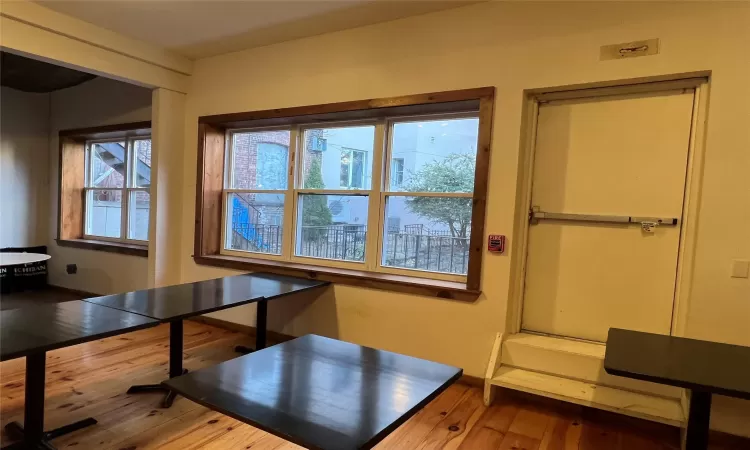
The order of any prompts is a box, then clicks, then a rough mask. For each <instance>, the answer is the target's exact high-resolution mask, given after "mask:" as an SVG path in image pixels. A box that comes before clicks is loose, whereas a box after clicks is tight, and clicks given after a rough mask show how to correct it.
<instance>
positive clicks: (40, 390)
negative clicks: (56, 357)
mask: <svg viewBox="0 0 750 450" xmlns="http://www.w3.org/2000/svg"><path fill="white" fill-rule="evenodd" d="M46 359H47V354H46V353H37V354H34V355H29V356H27V357H26V400H25V406H24V413H23V422H24V423H23V426H22V425H21V424H19V423H18V422H11V423H9V424H7V425H6V426H5V430H6V431H7V432H8V434H9V435H10V436H11V437H12V438H13V439H20V440H21V441H22V442H19V443H17V444H13V445H11V446H9V447H6V448H27V449H53V450H54V447H53V446H52V444H51V443H50V442H49V441H51V440H52V439H55V438H57V437H60V436H62V435H65V434H68V433H72V432H74V431H78V430H80V429H82V428H86V427H88V426H91V425H95V424H96V419H94V418H92V417H89V418H86V419H83V420H79V421H78V422H75V423H72V424H69V425H65V426H62V427H60V428H56V429H54V430H51V431H48V432H46V433H45V432H44V379H45V369H46V367H45V366H46Z"/></svg>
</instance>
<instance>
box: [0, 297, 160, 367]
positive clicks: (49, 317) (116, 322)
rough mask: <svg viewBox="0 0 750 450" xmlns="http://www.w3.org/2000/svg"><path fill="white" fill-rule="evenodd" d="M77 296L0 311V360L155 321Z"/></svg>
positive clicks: (146, 324)
mask: <svg viewBox="0 0 750 450" xmlns="http://www.w3.org/2000/svg"><path fill="white" fill-rule="evenodd" d="M158 324H159V322H158V321H156V320H152V319H149V318H148V317H143V316H139V315H137V314H131V313H128V312H125V311H118V310H116V309H112V308H106V307H104V306H99V305H95V304H93V303H87V302H84V301H80V300H75V301H70V302H63V303H50V304H45V305H38V306H34V307H30V308H20V309H9V310H5V311H0V361H5V360H8V359H14V358H20V357H23V356H28V355H31V354H34V353H40V352H46V351H50V350H55V349H58V348H62V347H68V346H71V345H77V344H81V343H83V342H88V341H93V340H96V339H101V338H105V337H109V336H115V335H118V334H123V333H127V332H130V331H135V330H140V329H143V328H148V327H152V326H156V325H158Z"/></svg>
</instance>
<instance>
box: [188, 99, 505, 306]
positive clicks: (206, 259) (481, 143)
mask: <svg viewBox="0 0 750 450" xmlns="http://www.w3.org/2000/svg"><path fill="white" fill-rule="evenodd" d="M494 103H495V88H494V87H482V88H475V89H464V90H456V91H445V92H436V93H427V94H416V95H408V96H401V97H389V98H378V99H368V100H358V101H350V102H341V103H330V104H323V105H313V106H301V107H292V108H282V109H270V110H263V111H251V112H241V113H231V114H219V115H212V116H201V117H199V118H198V164H197V175H196V181H197V183H196V204H195V236H194V254H193V259H194V261H195V262H196V263H197V264H201V265H210V266H218V267H225V268H230V269H236V270H247V271H259V270H263V271H270V272H275V273H281V274H287V275H296V276H303V277H307V278H314V279H320V280H327V281H332V282H338V283H344V284H352V285H357V286H364V287H371V288H377V289H386V290H392V291H400V292H408V293H414V294H420V295H430V296H436V297H440V298H448V299H454V300H461V301H475V300H476V299H477V297H478V296H479V293H480V289H481V272H482V256H483V248H484V227H485V215H486V208H487V187H488V177H489V159H490V151H491V140H492V124H493V112H494ZM466 111H476V112H477V113H476V114H477V115H478V118H479V130H478V141H477V155H476V169H475V177H474V192H473V193H472V216H471V218H472V220H471V223H472V232H471V237H470V241H469V262H468V270H467V274H466V281H465V282H455V281H446V280H435V279H428V278H422V277H416V276H414V277H413V276H405V275H401V274H390V273H382V272H370V271H364V270H353V269H349V268H336V267H330V266H320V265H312V264H301V263H298V262H289V261H278V260H271V259H266V258H255V257H238V256H234V255H227V254H222V249H223V246H224V243H223V241H222V234H223V233H222V228H223V226H224V224H223V216H222V213H223V208H224V190H225V183H224V176H225V172H226V170H225V164H226V148H227V136H228V131H229V130H234V129H242V128H248V129H249V128H263V127H276V126H289V125H295V124H305V125H309V124H315V125H321V126H325V125H326V124H329V123H333V122H342V121H351V122H353V121H357V120H366V119H374V118H383V117H402V116H419V115H427V114H453V113H462V112H466ZM293 157H294V156H290V159H291V158H293ZM297 163H298V162H295V161H292V164H297ZM373 164H374V162H373ZM384 170H388V168H385V169H384ZM374 182H375V180H373V183H374ZM286 220H291V218H289V219H286Z"/></svg>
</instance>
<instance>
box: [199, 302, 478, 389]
mask: <svg viewBox="0 0 750 450" xmlns="http://www.w3.org/2000/svg"><path fill="white" fill-rule="evenodd" d="M188 320H192V321H194V322H200V323H205V324H206V325H211V326H214V327H217V328H223V329H225V330H229V331H236V332H238V333H244V334H247V335H249V336H253V337H255V334H256V328H255V327H253V326H250V325H243V324H241V323H235V322H230V321H228V320H223V319H217V318H215V317H207V316H197V317H192V318H190V319H188ZM294 338H295V337H294V336H291V335H289V334H284V333H278V332H276V331H270V330H269V331H268V340H269V341H270V342H273V343H275V344H279V343H281V342H286V341H290V340H292V339H294ZM458 382H459V383H462V384H466V385H469V386H476V387H483V386H484V378H480V377H475V376H471V375H462V376H461V378H459V380H458Z"/></svg>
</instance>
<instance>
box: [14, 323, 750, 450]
mask: <svg viewBox="0 0 750 450" xmlns="http://www.w3.org/2000/svg"><path fill="white" fill-rule="evenodd" d="M168 335H169V329H168V327H167V326H164V325H162V326H159V327H156V328H152V329H149V330H144V331H139V332H135V333H131V334H127V335H122V336H118V337H113V338H109V339H103V340H100V341H96V342H91V343H88V344H83V345H78V346H75V347H69V348H65V349H62V350H58V351H54V352H51V353H50V354H48V356H47V392H46V428H47V429H50V428H54V427H57V426H60V425H63V424H66V423H70V422H73V421H75V420H79V419H83V418H85V417H88V416H93V417H95V418H96V419H97V420H98V421H99V424H98V425H95V426H93V427H90V428H88V429H85V430H81V431H78V432H76V433H74V434H70V435H67V436H63V437H61V438H58V439H56V440H55V441H54V442H53V443H54V444H55V445H56V446H57V448H59V449H71V450H80V449H97V450H98V449H101V450H106V449H110V450H145V449H156V448H160V449H171V450H183V449H215V450H219V449H221V450H227V449H238V450H239V449H253V450H257V449H264V450H270V449H275V450H281V449H284V450H288V449H299V448H301V447H298V446H296V445H294V444H290V443H288V442H285V441H284V440H282V439H280V438H277V437H274V436H272V435H269V434H267V433H265V432H262V431H260V430H258V429H256V428H253V427H251V426H249V425H245V424H242V423H241V422H238V421H236V420H234V419H231V418H229V417H227V416H223V415H221V414H219V413H216V412H213V411H210V410H208V409H206V408H203V407H200V406H198V405H196V404H195V403H192V402H190V401H189V400H186V399H184V398H178V399H177V400H176V401H175V403H174V406H172V408H170V409H160V408H159V407H158V405H159V402H160V400H161V396H160V395H157V394H154V395H148V394H147V395H127V394H125V391H126V389H127V388H128V387H129V386H130V385H132V384H142V383H153V382H158V381H160V380H161V379H163V378H165V377H166V374H167V349H168V345H169V344H168ZM237 344H243V345H250V344H252V342H251V340H250V339H249V338H248V337H247V336H245V335H242V334H240V333H237V332H232V331H228V330H224V329H220V328H215V327H212V326H209V325H206V324H200V323H196V322H190V321H187V322H185V367H186V368H188V369H193V370H194V369H198V368H200V367H204V366H208V365H211V364H215V363H218V362H220V361H223V360H226V359H230V358H233V357H236V356H237V355H236V354H235V353H234V351H233V347H234V346H235V345H237ZM24 370H25V369H24V360H23V359H17V360H12V361H6V362H4V363H2V364H0V416H1V417H2V423H3V424H6V423H8V422H10V421H12V420H19V419H21V418H22V416H23V405H24V398H23V397H24ZM678 440H679V432H678V430H677V429H675V428H671V427H667V426H662V425H657V424H652V423H647V422H643V421H639V420H635V419H630V418H626V417H623V416H619V415H616V414H607V413H602V412H598V411H593V410H590V409H587V408H581V407H578V406H575V405H569V404H565V403H560V402H554V401H550V400H546V399H541V398H538V397H533V396H524V395H520V394H515V393H511V392H510V391H505V392H503V393H501V395H500V396H499V399H498V400H497V401H496V402H495V404H494V405H493V406H492V407H490V408H487V407H485V406H484V405H483V404H482V392H481V389H479V388H478V387H472V386H468V385H464V384H456V385H453V386H451V387H450V388H449V389H448V390H447V391H445V392H444V393H443V394H442V395H440V396H439V397H438V398H437V399H435V400H434V401H433V402H432V403H430V404H429V405H428V406H427V407H426V408H425V409H423V410H422V411H421V412H419V413H418V414H417V415H416V416H415V417H413V418H412V419H411V420H409V421H408V422H406V423H405V424H404V425H402V426H401V427H400V428H399V429H398V430H396V431H395V432H394V433H393V434H391V435H390V436H389V437H388V438H386V440H385V441H383V442H382V443H381V444H380V445H378V446H377V447H376V448H377V449H379V450H384V449H409V450H411V449H420V450H421V449H446V450H447V449H461V450H485V449H486V450H501V449H502V450H511V449H513V450H524V449H525V450H568V449H579V450H630V449H637V450H657V449H665V450H666V449H678V448H679V445H678ZM8 443H9V441H8V439H7V437H6V436H5V435H3V436H2V444H3V445H5V444H8ZM712 448H713V449H717V450H718V449H721V450H734V449H738V450H739V449H740V448H745V449H747V448H748V447H747V443H746V442H745V446H742V443H741V442H738V443H737V446H733V445H730V446H725V445H715V446H712Z"/></svg>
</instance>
